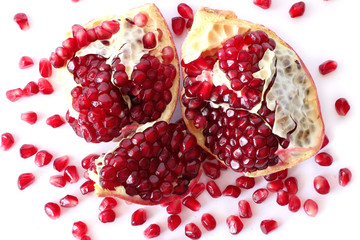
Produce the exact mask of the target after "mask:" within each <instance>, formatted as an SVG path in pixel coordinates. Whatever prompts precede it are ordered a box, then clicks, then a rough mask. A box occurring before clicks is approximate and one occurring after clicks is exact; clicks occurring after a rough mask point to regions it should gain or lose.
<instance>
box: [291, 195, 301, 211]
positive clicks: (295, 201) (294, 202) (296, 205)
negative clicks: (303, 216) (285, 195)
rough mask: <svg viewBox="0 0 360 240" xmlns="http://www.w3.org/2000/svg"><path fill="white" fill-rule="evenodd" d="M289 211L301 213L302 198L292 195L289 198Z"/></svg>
mask: <svg viewBox="0 0 360 240" xmlns="http://www.w3.org/2000/svg"><path fill="white" fill-rule="evenodd" d="M288 207H289V210H290V211H291V212H297V211H299V209H300V207H301V202H300V198H299V197H298V196H296V195H292V196H291V197H290V198H289V205H288Z"/></svg>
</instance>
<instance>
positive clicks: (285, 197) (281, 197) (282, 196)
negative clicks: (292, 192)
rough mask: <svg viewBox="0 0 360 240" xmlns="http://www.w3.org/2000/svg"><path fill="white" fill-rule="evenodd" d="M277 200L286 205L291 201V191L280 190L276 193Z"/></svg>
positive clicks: (281, 204)
mask: <svg viewBox="0 0 360 240" xmlns="http://www.w3.org/2000/svg"><path fill="white" fill-rule="evenodd" d="M276 202H277V203H278V204H279V205H280V206H286V205H287V204H288V203H289V193H288V192H287V191H284V190H279V191H278V192H277V195H276Z"/></svg>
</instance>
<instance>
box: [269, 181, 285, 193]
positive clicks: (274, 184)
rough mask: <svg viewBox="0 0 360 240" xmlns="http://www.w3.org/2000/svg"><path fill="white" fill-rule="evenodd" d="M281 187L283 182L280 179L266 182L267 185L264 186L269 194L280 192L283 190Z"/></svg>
mask: <svg viewBox="0 0 360 240" xmlns="http://www.w3.org/2000/svg"><path fill="white" fill-rule="evenodd" d="M283 187H284V182H283V180H282V179H277V180H275V181H271V182H268V184H267V185H266V188H267V189H268V190H269V191H270V192H277V191H280V190H281V189H283Z"/></svg>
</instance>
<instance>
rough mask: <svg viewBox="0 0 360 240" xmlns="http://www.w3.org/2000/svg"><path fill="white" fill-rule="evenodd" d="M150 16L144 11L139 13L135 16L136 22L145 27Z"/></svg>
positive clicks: (137, 24)
mask: <svg viewBox="0 0 360 240" xmlns="http://www.w3.org/2000/svg"><path fill="white" fill-rule="evenodd" d="M147 22H148V17H147V16H146V15H145V14H144V13H138V14H136V15H135V16H134V24H135V25H136V26H138V27H145V25H146V24H147Z"/></svg>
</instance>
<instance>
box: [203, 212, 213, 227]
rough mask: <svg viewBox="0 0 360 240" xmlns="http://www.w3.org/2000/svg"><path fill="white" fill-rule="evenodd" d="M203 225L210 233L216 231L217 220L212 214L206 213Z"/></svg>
mask: <svg viewBox="0 0 360 240" xmlns="http://www.w3.org/2000/svg"><path fill="white" fill-rule="evenodd" d="M201 223H202V224H203V226H204V228H206V230H208V231H211V230H214V229H215V227H216V220H215V218H214V217H213V215H211V214H210V213H205V214H203V215H202V216H201Z"/></svg>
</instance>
